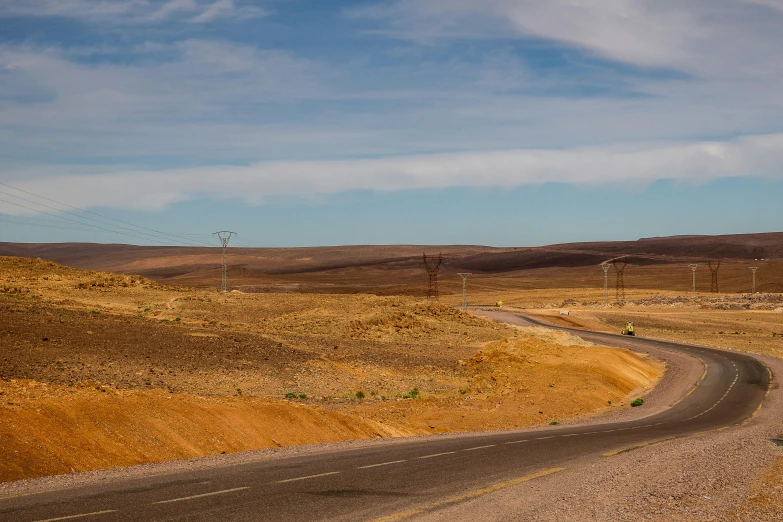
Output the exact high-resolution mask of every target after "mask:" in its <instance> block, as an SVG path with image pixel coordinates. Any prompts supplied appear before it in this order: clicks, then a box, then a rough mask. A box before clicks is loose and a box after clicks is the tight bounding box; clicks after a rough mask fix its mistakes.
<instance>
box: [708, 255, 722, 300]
mask: <svg viewBox="0 0 783 522" xmlns="http://www.w3.org/2000/svg"><path fill="white" fill-rule="evenodd" d="M716 263H717V264H716V265H715V267H714V268H713V266H712V261H710V262H709V263H707V265H708V266H709V267H710V271H711V272H712V279H711V280H710V292H711V293H713V294H717V293H718V269H719V268H720V261H716Z"/></svg>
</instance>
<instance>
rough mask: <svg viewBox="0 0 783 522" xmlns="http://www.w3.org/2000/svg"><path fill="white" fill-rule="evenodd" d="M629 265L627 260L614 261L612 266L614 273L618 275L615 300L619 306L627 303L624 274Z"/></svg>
mask: <svg viewBox="0 0 783 522" xmlns="http://www.w3.org/2000/svg"><path fill="white" fill-rule="evenodd" d="M627 264H628V261H626V260H625V259H613V260H612V265H614V271H615V273H616V274H617V281H616V282H615V299H617V304H620V305H622V304H624V303H625V279H624V278H623V274H624V272H625V265H627Z"/></svg>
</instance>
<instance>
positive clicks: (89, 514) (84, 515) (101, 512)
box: [36, 509, 117, 522]
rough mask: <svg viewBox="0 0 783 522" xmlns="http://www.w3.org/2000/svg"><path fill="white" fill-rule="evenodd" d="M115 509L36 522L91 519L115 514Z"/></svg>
mask: <svg viewBox="0 0 783 522" xmlns="http://www.w3.org/2000/svg"><path fill="white" fill-rule="evenodd" d="M116 512H117V510H116V509H107V510H105V511H93V512H92V513H81V514H79V515H68V516H67V517H57V518H47V519H46V520H36V522H54V521H55V520H71V519H74V518H82V517H92V516H95V515H103V514H105V513H116Z"/></svg>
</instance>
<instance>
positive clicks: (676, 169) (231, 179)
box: [0, 134, 783, 214]
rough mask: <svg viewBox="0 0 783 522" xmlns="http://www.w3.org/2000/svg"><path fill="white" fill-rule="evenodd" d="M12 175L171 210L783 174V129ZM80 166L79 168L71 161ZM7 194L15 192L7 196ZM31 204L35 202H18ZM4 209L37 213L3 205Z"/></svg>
mask: <svg viewBox="0 0 783 522" xmlns="http://www.w3.org/2000/svg"><path fill="white" fill-rule="evenodd" d="M35 170H36V171H37V174H36V175H35V177H33V176H30V172H31V171H27V172H26V173H22V172H19V173H16V174H15V175H12V176H11V178H10V180H9V181H8V183H9V184H11V185H13V186H16V187H18V188H21V189H23V190H27V191H30V192H33V193H36V194H40V195H43V196H47V197H50V198H53V199H58V200H61V201H67V202H68V203H69V204H71V205H75V206H79V207H95V206H102V207H113V208H131V209H143V210H151V209H162V208H164V207H166V206H167V205H170V204H173V203H176V202H181V201H187V200H192V199H196V198H200V197H210V198H218V199H236V200H241V201H245V202H248V203H251V204H257V203H261V202H263V201H267V200H269V199H271V198H274V197H275V196H281V195H286V196H290V195H293V196H299V197H309V196H318V195H328V194H336V193H340V192H344V191H349V190H375V191H393V190H417V189H439V188H447V187H518V186H524V185H533V184H541V183H568V184H577V185H580V184H581V185H584V184H593V185H594V184H605V183H623V184H626V185H628V186H634V187H638V186H640V185H644V184H647V183H650V182H652V181H654V180H658V179H672V180H681V181H688V182H694V181H695V182H706V181H710V180H713V179H718V178H726V177H745V176H758V177H768V178H781V177H783V134H775V135H764V136H752V137H747V138H742V139H738V140H733V141H722V142H700V143H668V144H655V143H648V144H637V145H627V146H614V147H611V146H610V147H582V148H573V149H566V150H543V149H541V150H524V149H519V150H506V151H495V152H481V153H457V154H432V155H415V156H404V157H388V158H380V159H363V160H344V161H287V162H267V163H258V164H254V165H249V166H229V165H221V166H215V167H200V168H192V169H169V170H156V171H141V170H133V171H122V170H115V171H111V172H105V173H97V174H92V175H79V174H62V173H60V174H61V175H57V176H56V177H48V176H46V175H45V174H46V170H47V169H46V168H45V167H42V168H39V169H35ZM72 170H73V169H72ZM2 198H4V199H8V197H7V196H2ZM19 203H21V204H24V205H28V206H29V204H28V203H24V202H19ZM0 212H2V213H6V214H29V213H30V212H29V211H27V210H24V209H21V208H19V207H15V206H13V205H8V204H6V203H0Z"/></svg>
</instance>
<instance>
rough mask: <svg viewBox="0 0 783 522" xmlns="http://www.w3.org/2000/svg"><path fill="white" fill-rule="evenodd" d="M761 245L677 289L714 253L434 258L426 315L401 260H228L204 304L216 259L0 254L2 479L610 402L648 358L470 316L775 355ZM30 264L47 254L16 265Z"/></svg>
mask: <svg viewBox="0 0 783 522" xmlns="http://www.w3.org/2000/svg"><path fill="white" fill-rule="evenodd" d="M767 236H774V237H773V238H772V239H768V238H767ZM778 239H780V237H779V235H764V237H763V238H756V237H754V236H751V237H750V239H748V240H746V241H745V242H744V243H742V241H740V239H737V238H734V239H733V241H734V243H736V244H734V245H733V246H732V247H731V248H728V247H726V248H725V249H723V250H720V249H718V250H719V251H721V252H724V253H727V254H732V255H734V254H736V255H737V256H738V257H728V258H722V259H721V268H720V272H719V277H720V279H719V282H720V285H721V288H720V289H721V292H720V293H717V294H716V293H710V292H709V291H708V290H709V283H710V280H709V279H708V277H709V270H708V269H705V270H703V271H702V272H697V277H698V279H697V284H698V285H699V286H698V287H697V293H696V294H695V295H692V294H691V288H690V283H691V275H692V274H691V271H690V269H688V267H687V264H688V262H689V261H690V262H693V261H694V260H695V259H697V258H699V256H700V255H703V256H704V257H707V256H712V255H714V254H716V253H717V252H716V251H715V248H714V247H713V246H710V245H712V243H711V242H710V241H708V240H706V239H705V240H704V243H705V244H707V245H708V247H709V248H710V249H712V250H708V251H705V252H704V253H702V252H701V251H696V252H692V251H688V250H687V249H682V250H677V249H675V248H674V247H671V250H665V249H663V248H659V249H658V250H657V251H655V252H652V253H642V252H637V253H634V251H631V250H623V249H625V248H629V247H628V246H627V245H625V244H618V245H620V246H616V245H615V244H608V245H603V244H602V245H587V246H585V245H568V246H567V248H566V247H557V248H549V249H513V248H512V249H483V248H480V247H451V248H447V247H443V249H442V250H443V252H444V254H447V255H448V256H449V257H448V264H446V265H444V269H443V271H442V272H441V275H440V281H439V286H440V290H441V296H440V299H429V300H428V299H425V298H423V297H421V296H422V294H423V293H424V290H425V288H426V287H425V285H426V273H425V271H424V269H423V266H422V265H421V260H420V258H419V256H420V255H421V254H420V252H421V250H422V248H421V247H400V248H399V249H396V247H357V248H351V247H345V248H342V249H326V250H324V249H311V250H312V251H308V252H303V251H299V250H297V251H296V252H293V251H290V250H285V251H280V252H275V253H274V254H273V253H270V252H259V253H258V254H259V255H256V256H253V255H252V254H254V253H252V252H246V251H239V252H238V253H234V252H233V251H231V252H230V257H229V263H230V266H231V269H230V271H229V280H230V282H231V287H232V288H233V290H232V291H231V292H228V293H225V294H222V293H220V292H218V291H217V290H216V289H215V288H214V286H215V283H216V281H219V271H220V268H219V265H218V264H217V263H218V262H219V260H220V257H219V252H202V253H195V254H191V253H188V252H182V251H179V250H176V249H169V250H164V251H162V252H160V254H161V255H157V253H153V254H151V253H150V251H149V250H145V249H140V248H139V247H119V246H117V247H112V246H99V245H82V246H79V245H70V246H63V245H60V246H48V247H47V246H31V245H11V246H9V245H3V248H2V249H0V252H2V253H4V254H16V256H6V257H2V258H0V309H1V310H2V313H0V323H1V324H0V345H1V346H2V352H0V362H2V365H1V366H0V451H2V453H3V455H5V458H4V459H3V462H2V465H0V480H3V481H13V480H17V479H23V478H30V477H38V476H46V475H52V474H61V473H69V472H73V471H85V470H93V469H101V468H107V467H116V466H127V465H133V464H139V463H148V462H159V461H165V460H171V459H181V458H188V457H197V456H205V455H212V454H221V453H232V452H238V451H243V450H252V449H260V448H268V447H280V446H292V445H301V444H309V443H317V442H329V441H339V440H350V439H363V438H381V437H384V438H385V437H400V436H410V435H423V434H437V433H454V432H468V431H476V430H502V429H510V428H520V427H528V426H546V425H550V424H558V423H568V422H571V421H573V420H579V419H586V418H588V417H590V416H593V415H597V414H602V413H607V412H611V411H617V410H620V409H623V408H629V407H630V402H631V401H632V400H634V399H635V398H638V397H644V396H645V395H646V394H647V393H648V392H649V391H650V390H652V389H653V388H654V387H655V385H656V383H657V382H658V381H659V380H660V379H661V376H662V375H663V374H664V373H665V372H666V365H665V364H664V363H662V362H660V361H657V360H655V359H654V358H651V357H649V356H648V355H646V354H643V353H633V352H631V351H629V350H625V349H619V348H612V347H603V346H597V345H594V344H592V343H588V342H586V341H583V340H582V339H580V338H578V337H576V336H574V335H571V334H567V333H562V332H554V331H551V330H547V329H545V328H540V327H513V326H509V325H504V324H500V323H494V322H491V321H489V320H487V319H485V318H483V317H480V316H477V315H475V314H474V313H473V311H478V310H481V309H482V308H483V309H498V307H497V306H496V303H497V302H498V301H502V303H503V304H502V307H501V308H500V309H503V310H507V311H519V312H524V313H525V314H527V315H528V316H530V317H534V318H537V319H540V320H543V321H545V322H550V323H552V324H556V325H563V326H569V327H575V328H584V329H590V330H597V331H610V332H618V331H619V330H620V329H621V328H622V326H623V325H624V324H625V322H626V321H633V322H634V323H635V324H636V326H637V331H638V333H639V335H642V336H646V337H654V338H660V339H670V340H675V341H683V342H689V343H698V344H704V345H708V346H714V347H719V348H727V349H731V350H740V351H745V352H751V353H758V354H762V355H766V356H772V357H778V358H781V357H783V294H780V293H776V292H773V291H772V290H775V289H778V288H779V287H780V286H779V285H783V279H781V280H778V279H776V274H777V272H776V271H777V269H778V268H779V267H780V265H781V264H783V261H781V260H780V259H773V258H770V259H767V258H766V257H765V258H763V259H764V261H755V259H745V258H742V257H739V256H741V255H746V254H747V255H764V256H767V255H771V254H770V252H771V253H772V254H775V255H778V252H777V250H775V248H776V247H774V246H771V245H773V243H774V241H777V240H778ZM773 240H774V241H773ZM651 241H653V240H651ZM672 241H673V242H674V243H676V240H672ZM672 241H670V242H669V243H671V242H672ZM655 242H658V243H661V244H669V243H667V241H666V240H663V239H662V240H656V241H655ZM688 243H690V241H689V242H688ZM738 245H739V246H738ZM599 247H600V248H603V249H604V251H599V250H598V248H599ZM435 248H437V247H435ZM705 248H706V247H705ZM590 249H594V250H595V252H592V253H590V254H589V255H588V254H582V253H580V254H575V253H574V252H578V251H588V250H590ZM428 250H429V251H433V248H431V247H430V248H428ZM555 251H557V252H561V253H562V252H565V251H567V252H568V254H567V256H566V255H565V254H563V255H560V254H558V255H553V254H552V252H555ZM80 252H81V253H80ZM324 252H326V253H325V254H324V257H323V258H321V257H319V256H320V255H321V254H322V253H324ZM534 253H537V255H539V257H538V258H536V257H535V256H534ZM626 253H627V255H628V260H629V261H630V262H629V264H628V265H627V267H626V271H625V274H624V275H625V285H626V286H625V299H624V300H623V301H622V302H618V301H617V299H616V289H615V288H614V283H615V274H614V272H613V271H610V273H609V275H610V276H611V277H610V279H609V282H610V285H609V292H608V300H607V301H608V303H607V304H608V306H604V299H605V298H606V297H607V295H606V294H605V293H604V289H603V278H604V273H603V271H602V270H601V269H600V266H598V263H600V262H601V261H605V260H607V259H612V258H615V257H618V256H617V254H626ZM38 254H40V255H41V256H47V257H48V258H49V259H46V258H39V259H33V258H31V257H19V255H23V256H33V255H38ZM145 256H148V257H145ZM295 256H299V257H295ZM564 256H565V257H564ZM634 256H636V257H634ZM645 256H646V257H645ZM654 256H670V257H671V258H672V259H668V258H667V259H666V260H665V262H657V261H656V260H653V259H652V258H653V257H654ZM566 257H567V259H566ZM50 259H51V260H50ZM656 259H657V258H656ZM758 259H762V258H758ZM53 260H56V261H57V262H55V261H53ZM120 260H124V261H125V262H124V263H120V262H119V261H120ZM634 260H635V261H636V262H637V263H638V264H635V263H634ZM60 262H68V263H71V264H72V265H73V266H71V267H69V266H64V265H62V264H60ZM713 262H715V261H714V260H713ZM683 263H684V264H683ZM525 264H526V266H527V268H520V267H521V266H522V265H525ZM751 265H753V266H756V265H759V266H761V267H763V268H760V269H759V272H758V274H757V277H758V279H757V289H758V290H759V292H758V293H756V294H750V293H749V292H747V291H744V288H743V286H747V283H748V281H749V280H750V277H749V275H750V273H749V270H748V266H751ZM477 266H481V267H483V268H484V270H478V269H477V268H476V267H477ZM705 266H706V263H705ZM77 267H78V268H77ZM466 267H471V268H469V269H470V270H471V273H472V275H471V276H470V277H469V279H468V301H469V304H470V306H469V309H468V310H467V311H462V310H461V309H460V305H461V302H462V295H461V280H460V279H459V278H458V277H457V276H456V273H457V272H460V271H463V270H466V269H467V268H466ZM700 269H701V268H700ZM762 270H763V271H762ZM140 274H144V275H140ZM732 289H733V290H734V291H732ZM566 311H567V315H565V312H566ZM781 432H782V433H783V426H782V427H781ZM781 465H783V457H781V458H778V460H777V463H776V464H774V466H773V467H772V468H769V469H766V470H762V471H761V472H760V474H759V476H758V484H757V486H755V488H756V489H755V490H754V491H755V493H754V495H755V496H754V497H753V498H750V499H749V500H748V502H747V504H746V505H743V506H742V509H743V510H745V512H747V513H750V514H751V515H749V516H752V515H753V513H762V512H770V511H771V512H773V513H774V512H775V510H777V509H779V508H780V504H779V499H780V495H778V494H777V492H779V490H780V488H781V487H782V486H781V484H783V481H781V477H780V473H779V469H780V466H781ZM745 519H748V518H745ZM766 519H767V520H770V518H766Z"/></svg>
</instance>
